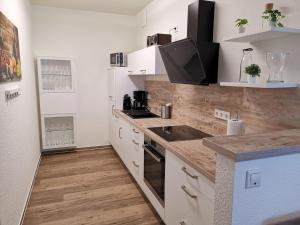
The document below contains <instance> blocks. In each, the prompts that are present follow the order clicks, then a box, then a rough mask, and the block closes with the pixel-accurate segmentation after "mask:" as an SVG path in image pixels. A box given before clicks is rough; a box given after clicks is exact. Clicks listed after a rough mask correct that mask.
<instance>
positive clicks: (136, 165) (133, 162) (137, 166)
mask: <svg viewBox="0 0 300 225" xmlns="http://www.w3.org/2000/svg"><path fill="white" fill-rule="evenodd" d="M132 164H133V165H134V166H135V167H136V168H139V167H140V166H139V165H138V164H136V162H135V161H132Z"/></svg>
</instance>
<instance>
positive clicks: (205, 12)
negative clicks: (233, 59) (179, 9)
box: [187, 0, 215, 43]
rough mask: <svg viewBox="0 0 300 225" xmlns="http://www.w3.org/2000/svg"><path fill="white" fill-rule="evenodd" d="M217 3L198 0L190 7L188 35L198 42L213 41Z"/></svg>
mask: <svg viewBox="0 0 300 225" xmlns="http://www.w3.org/2000/svg"><path fill="white" fill-rule="evenodd" d="M214 13H215V3H214V2H209V1H202V0H199V1H196V2H194V3H192V4H190V5H189V8H188V28H187V37H188V38H191V39H193V40H194V41H195V42H196V43H198V42H212V41H213V33H214Z"/></svg>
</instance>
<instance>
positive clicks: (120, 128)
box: [119, 127, 122, 139]
mask: <svg viewBox="0 0 300 225" xmlns="http://www.w3.org/2000/svg"><path fill="white" fill-rule="evenodd" d="M121 130H122V127H119V138H120V139H122V137H121Z"/></svg>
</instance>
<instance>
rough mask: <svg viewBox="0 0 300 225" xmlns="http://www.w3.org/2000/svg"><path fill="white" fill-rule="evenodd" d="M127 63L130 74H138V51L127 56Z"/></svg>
mask: <svg viewBox="0 0 300 225" xmlns="http://www.w3.org/2000/svg"><path fill="white" fill-rule="evenodd" d="M127 61H128V74H129V75H132V74H136V73H137V71H138V61H139V59H138V51H136V52H132V53H130V54H128V55H127Z"/></svg>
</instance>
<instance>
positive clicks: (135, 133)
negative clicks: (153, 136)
mask: <svg viewBox="0 0 300 225" xmlns="http://www.w3.org/2000/svg"><path fill="white" fill-rule="evenodd" d="M113 120H114V123H113V125H112V126H113V128H112V130H114V131H115V137H116V138H113V137H112V138H111V140H112V141H111V142H112V145H113V147H114V149H115V150H116V152H117V153H118V155H119V156H120V158H121V159H122V161H123V163H124V164H125V166H126V167H127V168H128V170H129V172H130V173H131V175H132V176H133V177H134V179H135V180H136V182H137V183H138V184H139V185H140V186H141V185H142V184H143V177H144V176H143V174H144V151H143V143H144V134H143V133H142V132H141V131H139V130H138V129H137V128H135V127H134V126H131V125H130V124H129V123H128V122H127V121H126V120H124V119H122V118H120V117H119V116H118V115H115V117H114V119H113ZM141 188H142V187H141Z"/></svg>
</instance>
